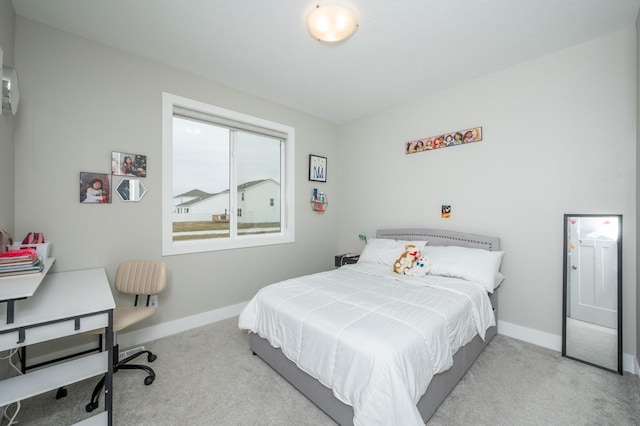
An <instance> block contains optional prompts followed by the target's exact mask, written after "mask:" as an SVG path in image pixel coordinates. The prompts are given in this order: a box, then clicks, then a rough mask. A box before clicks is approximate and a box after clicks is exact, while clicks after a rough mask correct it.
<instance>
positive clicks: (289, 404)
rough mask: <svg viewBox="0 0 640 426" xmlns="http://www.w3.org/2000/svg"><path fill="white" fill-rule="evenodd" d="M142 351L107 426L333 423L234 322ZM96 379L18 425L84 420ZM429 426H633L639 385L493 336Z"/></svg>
mask: <svg viewBox="0 0 640 426" xmlns="http://www.w3.org/2000/svg"><path fill="white" fill-rule="evenodd" d="M145 347H146V348H147V349H150V350H152V351H153V352H156V353H157V355H158V359H157V360H156V361H155V362H154V363H153V364H152V366H153V368H154V369H155V371H156V375H157V378H156V381H155V382H154V383H153V384H152V385H151V386H145V385H144V384H143V378H144V374H143V373H142V372H138V371H124V370H123V371H120V372H118V373H117V374H115V376H114V415H113V419H114V424H115V425H118V426H120V425H136V426H137V425H154V426H157V425H334V424H335V423H334V422H333V421H332V420H331V419H330V418H329V417H327V416H326V415H325V414H324V413H323V412H322V411H320V410H319V409H318V408H316V407H315V406H314V405H313V404H312V403H311V402H309V401H308V400H307V399H306V398H305V397H304V396H302V394H300V393H299V392H298V391H296V390H295V389H294V388H293V387H292V386H291V385H289V384H288V383H287V382H286V381H285V380H284V379H282V378H281V377H280V376H279V375H278V374H277V373H275V372H274V371H273V370H272V369H271V368H270V367H268V366H267V365H266V364H264V363H263V362H262V361H261V360H260V359H259V358H258V357H255V356H253V355H252V354H251V351H250V350H249V348H248V336H247V334H246V333H243V332H241V331H240V330H238V328H237V318H231V319H228V320H224V321H220V322H218V323H215V324H212V325H209V326H205V327H201V328H198V329H194V330H190V331H187V332H185V333H181V334H178V335H175V336H170V337H167V338H163V339H160V340H156V341H153V342H149V343H147V344H146V345H145ZM142 359H143V360H144V357H142ZM96 380H97V379H91V380H87V381H84V382H81V383H78V384H74V385H71V386H69V387H68V392H69V394H68V396H67V397H66V398H64V399H61V400H56V399H55V392H49V393H46V394H43V395H40V396H37V397H34V398H31V399H28V400H25V401H23V402H22V409H21V411H20V413H19V416H18V420H19V423H18V424H19V425H20V426H26V425H47V426H49V425H66V424H72V423H74V422H77V421H79V420H81V419H83V418H86V417H87V416H89V414H88V413H86V412H85V409H84V407H85V405H86V404H87V402H88V400H89V395H90V393H91V389H92V388H93V385H94V384H95V382H96ZM102 407H103V400H101V408H100V409H102ZM2 424H3V425H5V424H6V421H5V422H4V423H2ZM428 425H429V426H445V425H451V426H454V425H492V426H496V425H505V426H506V425H640V379H639V378H638V377H637V376H633V375H625V376H619V375H617V374H614V373H610V372H607V371H604V370H601V369H598V368H594V367H590V366H588V365H585V364H581V363H578V362H575V361H572V360H569V359H566V358H562V357H561V356H560V355H559V354H558V353H556V352H554V351H551V350H548V349H544V348H540V347H537V346H534V345H531V344H528V343H524V342H521V341H518V340H514V339H510V338H507V337H504V336H500V335H499V336H497V337H496V338H494V340H493V341H492V342H491V343H490V344H489V345H488V346H487V348H486V349H485V351H484V352H483V353H482V354H481V355H480V358H479V359H478V360H477V361H476V363H475V364H474V365H473V367H472V368H471V369H470V370H469V372H467V374H466V375H465V376H464V378H463V379H462V381H461V382H460V383H459V384H458V386H457V387H456V388H455V389H454V390H453V392H452V393H451V394H450V395H449V397H448V398H447V399H446V400H445V401H444V403H443V404H442V405H441V406H440V408H439V409H438V411H437V412H436V414H435V415H434V416H433V417H432V418H431V420H430V421H429V422H428Z"/></svg>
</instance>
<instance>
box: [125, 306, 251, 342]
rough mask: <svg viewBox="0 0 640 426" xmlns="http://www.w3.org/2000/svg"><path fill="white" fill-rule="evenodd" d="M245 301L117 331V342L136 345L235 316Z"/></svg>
mask: <svg viewBox="0 0 640 426" xmlns="http://www.w3.org/2000/svg"><path fill="white" fill-rule="evenodd" d="M247 303H248V302H244V303H238V304H237V305H231V306H225V307H224V308H220V309H214V310H213V311H208V312H203V313H201V314H197V315H192V316H189V317H185V318H180V319H178V320H174V321H168V322H163V323H162V324H158V325H153V326H151V327H147V328H141V329H139V330H134V331H129V332H125V333H119V334H118V344H119V345H120V347H122V348H128V347H131V346H137V345H141V344H143V343H147V342H150V341H152V340H157V339H160V338H162V337H167V336H171V335H173V334H177V333H182V332H184V331H187V330H191V329H192V328H197V327H202V326H204V325H208V324H212V323H214V322H218V321H222V320H225V319H227V318H232V317H236V316H238V315H240V312H242V309H243V308H244V307H245V306H246V305H247Z"/></svg>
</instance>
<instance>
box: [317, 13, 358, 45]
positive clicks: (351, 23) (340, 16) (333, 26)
mask: <svg viewBox="0 0 640 426" xmlns="http://www.w3.org/2000/svg"><path fill="white" fill-rule="evenodd" d="M307 28H308V29H309V32H310V33H311V35H312V36H313V37H314V38H316V39H318V40H320V41H326V42H328V43H335V42H338V41H342V40H344V39H347V38H349V37H351V36H352V35H353V33H355V32H356V30H357V29H358V19H357V17H356V14H355V13H354V12H353V10H351V9H349V8H348V7H346V6H343V5H340V4H334V3H328V4H318V5H316V7H315V8H314V9H313V11H312V12H311V13H310V14H309V16H308V18H307Z"/></svg>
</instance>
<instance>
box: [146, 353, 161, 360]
mask: <svg viewBox="0 0 640 426" xmlns="http://www.w3.org/2000/svg"><path fill="white" fill-rule="evenodd" d="M156 359H158V356H157V355H154V354H149V355H148V356H147V361H149V362H153V361H155V360H156Z"/></svg>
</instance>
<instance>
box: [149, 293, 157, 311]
mask: <svg viewBox="0 0 640 426" xmlns="http://www.w3.org/2000/svg"><path fill="white" fill-rule="evenodd" d="M149 306H153V307H154V308H157V307H158V295H157V294H156V295H153V296H151V298H149Z"/></svg>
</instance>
